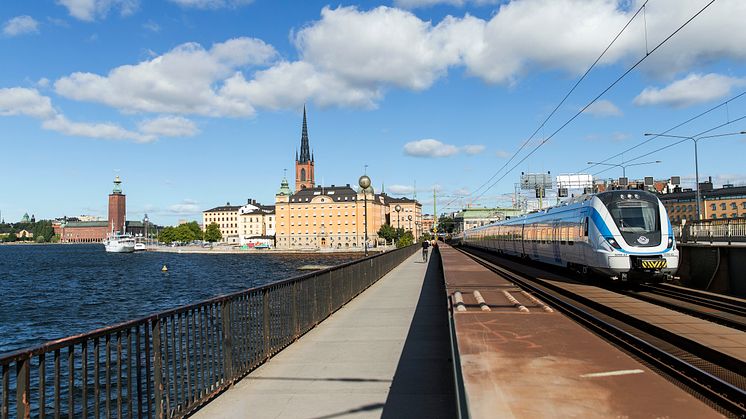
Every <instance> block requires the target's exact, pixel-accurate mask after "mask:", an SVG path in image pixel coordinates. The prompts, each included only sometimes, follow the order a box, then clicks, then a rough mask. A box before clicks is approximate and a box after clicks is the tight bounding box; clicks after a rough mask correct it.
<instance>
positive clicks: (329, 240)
mask: <svg viewBox="0 0 746 419" xmlns="http://www.w3.org/2000/svg"><path fill="white" fill-rule="evenodd" d="M366 206H367V209H368V214H367V216H368V219H367V226H368V229H367V231H368V247H369V248H370V247H375V246H376V244H377V243H378V230H379V229H380V228H381V225H383V224H384V223H385V222H386V210H387V205H386V204H385V203H384V199H383V197H382V196H381V195H376V194H375V192H374V190H373V188H372V187H369V188H368V189H367V190H365V191H363V190H362V189H359V190H358V191H357V192H356V191H355V190H354V189H353V188H352V187H351V186H350V185H349V184H347V185H345V186H335V185H331V186H329V187H324V186H316V187H311V188H308V187H307V188H301V189H300V190H298V191H296V192H295V193H291V192H290V191H289V188H287V180H285V179H283V182H282V185H281V188H280V191H279V192H278V193H277V195H275V211H276V242H277V245H276V246H277V248H278V249H296V250H310V249H313V250H316V249H322V250H323V249H336V250H357V251H360V250H363V249H364V246H365V224H366V221H365V215H366V214H365V208H366Z"/></svg>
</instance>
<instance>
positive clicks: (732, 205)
mask: <svg viewBox="0 0 746 419" xmlns="http://www.w3.org/2000/svg"><path fill="white" fill-rule="evenodd" d="M730 209H738V204H736V203H735V202H731V203H730Z"/></svg>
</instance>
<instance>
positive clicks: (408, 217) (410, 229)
mask: <svg viewBox="0 0 746 419" xmlns="http://www.w3.org/2000/svg"><path fill="white" fill-rule="evenodd" d="M407 220H409V232H410V233H412V236H414V232H413V231H412V214H409V215H407Z"/></svg>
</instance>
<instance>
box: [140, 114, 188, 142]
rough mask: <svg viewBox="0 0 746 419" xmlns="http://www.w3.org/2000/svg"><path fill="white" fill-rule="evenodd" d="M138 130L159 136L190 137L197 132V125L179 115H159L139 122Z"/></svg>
mask: <svg viewBox="0 0 746 419" xmlns="http://www.w3.org/2000/svg"><path fill="white" fill-rule="evenodd" d="M139 128H140V131H142V132H143V133H145V134H150V135H154V136H161V137H191V136H194V135H197V134H199V128H197V125H196V124H195V123H194V122H193V121H190V120H188V119H186V118H183V117H180V116H161V117H158V118H155V119H147V120H145V121H142V122H140V124H139Z"/></svg>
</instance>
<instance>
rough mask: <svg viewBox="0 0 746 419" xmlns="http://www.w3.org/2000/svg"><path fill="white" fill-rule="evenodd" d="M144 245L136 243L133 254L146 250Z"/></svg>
mask: <svg viewBox="0 0 746 419" xmlns="http://www.w3.org/2000/svg"><path fill="white" fill-rule="evenodd" d="M146 249H147V248H146V247H145V243H143V242H137V243H135V252H141V251H143V250H146Z"/></svg>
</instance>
